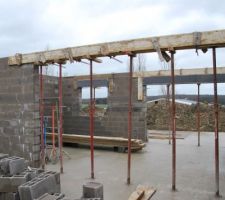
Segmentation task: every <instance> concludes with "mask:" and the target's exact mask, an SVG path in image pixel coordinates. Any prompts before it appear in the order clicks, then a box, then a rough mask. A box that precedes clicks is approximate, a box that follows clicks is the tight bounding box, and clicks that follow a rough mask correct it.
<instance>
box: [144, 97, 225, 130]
mask: <svg viewBox="0 0 225 200" xmlns="http://www.w3.org/2000/svg"><path fill="white" fill-rule="evenodd" d="M196 116H197V108H196V105H184V104H180V103H176V129H177V130H179V131H196V130H197V118H196ZM170 118H171V112H169V111H168V106H167V102H166V100H160V101H156V102H152V103H148V109H147V128H148V129H149V130H168V123H169V122H170ZM200 130H201V131H214V110H213V105H211V104H206V103H201V104H200ZM219 131H225V107H223V106H221V105H220V106H219Z"/></svg>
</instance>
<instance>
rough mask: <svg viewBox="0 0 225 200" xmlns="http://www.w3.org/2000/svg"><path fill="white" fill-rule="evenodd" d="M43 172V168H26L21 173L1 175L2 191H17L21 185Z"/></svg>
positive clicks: (0, 190) (0, 185)
mask: <svg viewBox="0 0 225 200" xmlns="http://www.w3.org/2000/svg"><path fill="white" fill-rule="evenodd" d="M42 172H43V170H41V169H35V168H31V169H29V170H28V169H27V170H25V171H24V172H22V173H21V174H19V175H13V176H7V175H2V176H0V192H4V193H5V192H17V191H18V187H19V186H20V185H22V184H24V183H26V182H28V181H30V180H32V179H33V178H35V177H37V176H38V175H39V174H40V173H42ZM0 199H1V198H0Z"/></svg>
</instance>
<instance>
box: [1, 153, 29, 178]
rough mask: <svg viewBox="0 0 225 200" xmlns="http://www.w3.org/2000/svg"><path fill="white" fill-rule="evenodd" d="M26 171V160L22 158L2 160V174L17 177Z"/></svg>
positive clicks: (14, 157)
mask: <svg viewBox="0 0 225 200" xmlns="http://www.w3.org/2000/svg"><path fill="white" fill-rule="evenodd" d="M24 170H25V159H24V158H20V157H16V156H13V157H8V158H3V159H1V160H0V172H1V174H5V175H7V174H9V175H15V174H19V173H21V172H23V171H24Z"/></svg>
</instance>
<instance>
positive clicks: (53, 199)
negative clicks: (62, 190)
mask: <svg viewBox="0 0 225 200" xmlns="http://www.w3.org/2000/svg"><path fill="white" fill-rule="evenodd" d="M34 200H66V199H65V195H64V194H48V193H45V194H43V195H42V196H40V197H39V198H37V199H34ZM68 200H69V199H68Z"/></svg>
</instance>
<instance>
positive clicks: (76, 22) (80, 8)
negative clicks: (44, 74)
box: [0, 0, 225, 93]
mask: <svg viewBox="0 0 225 200" xmlns="http://www.w3.org/2000/svg"><path fill="white" fill-rule="evenodd" d="M0 8H1V12H0V19H1V20H0V33H1V34H0V57H5V56H10V55H14V54H15V53H28V52H34V51H40V50H46V49H55V48H63V47H69V46H77V45H85V44H94V43H99V42H109V41H115V40H124V39H133V38H140V37H150V36H160V35H168V34H176V33H186V32H195V31H208V30H215V29H224V28H225V23H224V22H225V1H222V0H198V1H196V0H188V1H187V0H186V1H185V0H171V1H169V0H120V1H117V0H7V1H5V0H0ZM224 53H225V51H224V50H223V49H219V50H218V54H217V57H218V66H225V60H224V59H223V55H224ZM120 59H121V60H122V61H123V64H120V63H118V62H115V61H113V60H110V59H103V61H104V62H103V64H101V65H98V64H96V65H95V67H94V72H95V73H112V72H114V73H115V72H124V71H126V70H127V57H124V56H123V57H120ZM146 59H147V60H146V68H147V70H158V69H161V68H162V65H161V64H160V62H159V61H158V58H157V56H156V55H155V54H151V55H147V58H146ZM210 66H212V59H211V52H210V51H208V52H207V54H202V53H201V52H200V55H199V56H197V55H196V53H195V51H194V50H191V51H181V52H178V53H177V54H176V68H191V67H210ZM88 71H89V70H88V66H87V65H84V64H78V63H74V64H72V65H70V66H68V67H67V68H66V69H64V74H65V75H79V74H87V73H88ZM205 87H206V88H208V86H205ZM219 87H220V86H219ZM223 87H224V86H223ZM187 88H189V89H187V91H189V92H190V91H192V90H195V89H196V87H187ZM221 88H222V86H221ZM177 91H178V92H179V93H182V92H181V91H182V90H181V89H179V88H178V89H177ZM204 91H205V92H206V93H207V90H206V89H204V87H203V92H204ZM219 91H220V92H222V93H224V92H223V91H222V89H220V90H219Z"/></svg>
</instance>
